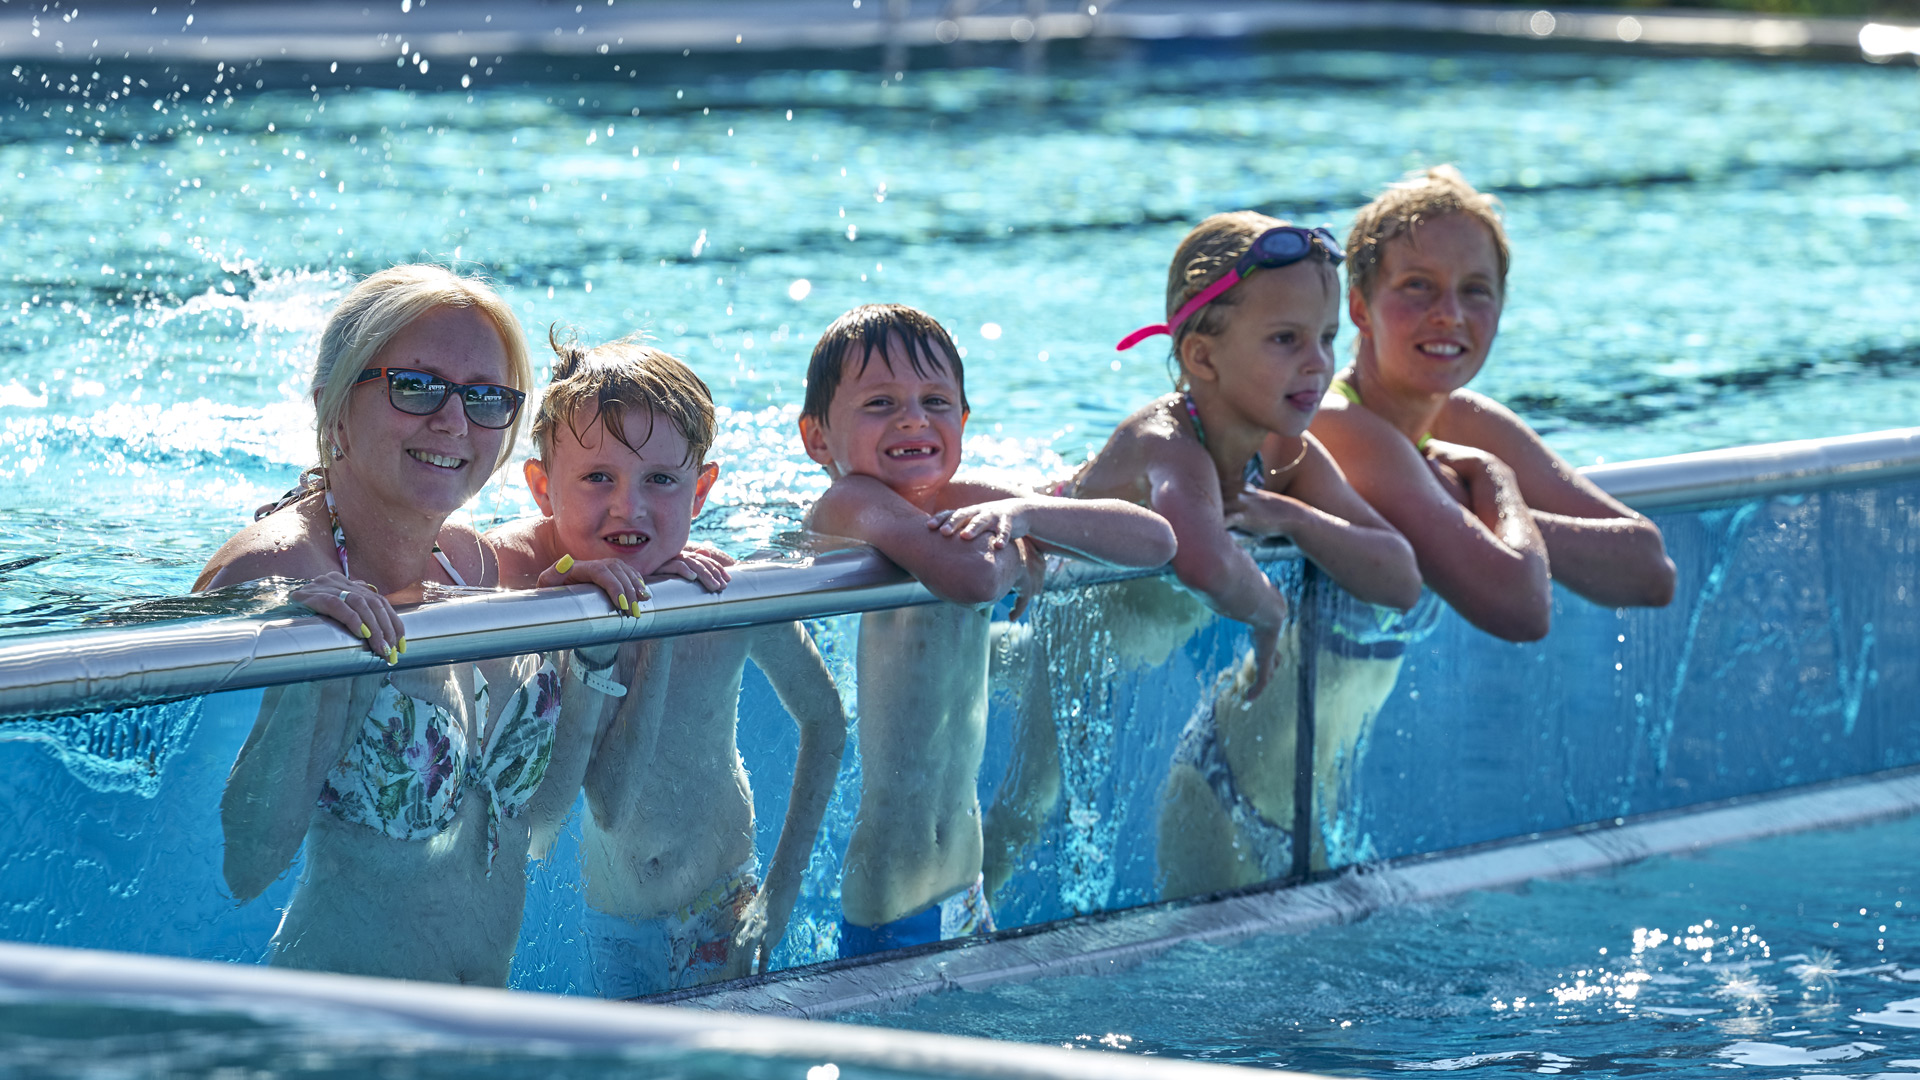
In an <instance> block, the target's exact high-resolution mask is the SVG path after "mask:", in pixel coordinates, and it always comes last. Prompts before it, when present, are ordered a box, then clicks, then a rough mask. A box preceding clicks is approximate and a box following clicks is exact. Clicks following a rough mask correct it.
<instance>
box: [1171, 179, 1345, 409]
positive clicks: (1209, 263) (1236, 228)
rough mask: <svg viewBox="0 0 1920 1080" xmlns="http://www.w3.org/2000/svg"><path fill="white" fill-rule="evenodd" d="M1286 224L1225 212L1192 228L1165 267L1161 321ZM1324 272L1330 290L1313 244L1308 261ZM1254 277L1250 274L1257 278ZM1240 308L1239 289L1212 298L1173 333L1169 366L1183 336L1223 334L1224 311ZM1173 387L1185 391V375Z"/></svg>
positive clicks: (1251, 214) (1252, 213)
mask: <svg viewBox="0 0 1920 1080" xmlns="http://www.w3.org/2000/svg"><path fill="white" fill-rule="evenodd" d="M1286 224H1288V222H1285V221H1282V220H1281V219H1279V218H1276V217H1268V216H1267V215H1266V214H1262V213H1259V212H1257V211H1254V210H1231V211H1228V212H1227V213H1224V214H1215V215H1213V216H1212V217H1210V218H1208V219H1206V220H1205V221H1202V222H1201V223H1200V224H1198V225H1195V226H1194V227H1193V231H1192V232H1190V233H1188V234H1187V235H1186V237H1185V238H1184V239H1182V240H1181V241H1180V246H1179V247H1178V248H1176V249H1174V252H1173V262H1172V263H1171V264H1170V265H1169V266H1168V267H1167V320H1168V321H1169V322H1171V321H1172V320H1173V317H1174V315H1176V314H1178V313H1179V311H1180V309H1181V308H1183V307H1185V306H1187V301H1189V300H1192V299H1193V298H1194V297H1196V296H1199V295H1200V294H1201V293H1203V292H1205V291H1206V290H1207V287H1208V286H1210V285H1212V284H1213V283H1214V282H1216V281H1219V280H1220V279H1221V278H1223V277H1226V276H1227V271H1229V270H1232V269H1233V267H1234V264H1235V263H1238V262H1239V261H1240V256H1242V255H1245V254H1246V253H1247V249H1248V248H1250V247H1252V246H1253V242H1254V241H1255V240H1258V239H1259V238H1260V236H1261V234H1263V233H1265V232H1267V231H1268V230H1270V229H1277V228H1280V227H1281V226H1283V225H1286ZM1308 258H1310V259H1313V260H1315V261H1317V262H1319V263H1321V264H1323V265H1325V266H1326V268H1327V270H1328V272H1329V273H1331V274H1333V281H1334V288H1335V289H1338V288H1339V286H1340V274H1339V271H1337V270H1334V268H1333V264H1332V263H1330V262H1328V260H1327V254H1326V252H1324V251H1322V250H1320V246H1319V245H1318V244H1315V245H1314V247H1313V252H1312V253H1311V254H1310V255H1309V256H1308ZM1257 272H1258V271H1256V273H1257ZM1239 302H1240V285H1239V284H1238V283H1236V284H1235V285H1234V286H1233V288H1231V289H1228V290H1227V291H1226V292H1223V293H1221V294H1220V295H1219V296H1216V297H1214V298H1213V299H1212V300H1211V301H1209V302H1208V303H1207V306H1206V307H1203V308H1201V309H1200V310H1199V311H1196V312H1194V313H1193V314H1192V315H1191V316H1189V317H1188V319H1187V321H1186V322H1183V323H1181V324H1180V325H1179V326H1176V327H1174V328H1173V356H1174V363H1175V364H1178V363H1179V357H1180V345H1181V343H1182V342H1184V341H1186V340H1187V335H1189V334H1209V335H1211V334H1218V333H1221V332H1223V331H1224V330H1226V328H1227V310H1228V309H1229V308H1231V307H1233V306H1234V305H1236V304H1238V303H1239ZM1174 381H1175V383H1176V384H1178V385H1181V386H1184V385H1186V374H1185V369H1181V370H1180V373H1179V374H1178V375H1176V376H1175V379H1174Z"/></svg>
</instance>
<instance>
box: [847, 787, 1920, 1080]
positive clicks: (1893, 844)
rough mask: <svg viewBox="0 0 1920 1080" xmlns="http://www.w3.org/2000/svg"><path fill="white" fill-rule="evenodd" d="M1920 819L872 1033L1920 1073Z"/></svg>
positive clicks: (1166, 963) (1776, 1071)
mask: <svg viewBox="0 0 1920 1080" xmlns="http://www.w3.org/2000/svg"><path fill="white" fill-rule="evenodd" d="M1916 850H1920V819H1916V818H1908V819H1905V820H1901V821H1896V822H1893V823H1889V824H1882V825H1875V826H1871V827H1866V828H1860V829H1855V830H1851V831H1840V832H1828V833H1813V834H1804V835H1798V836H1787V837H1776V838H1772V839H1768V840H1762V841H1757V842H1753V843H1747V844H1741V845H1735V846H1729V847H1724V848H1716V849H1709V850H1706V851H1703V852H1700V853H1698V854H1695V855H1692V856H1685V857H1680V856H1673V857H1663V858H1658V859H1653V860H1649V861H1647V862H1645V863H1641V864H1639V865H1636V866H1632V867H1628V868H1625V869H1622V870H1618V871H1615V872H1612V873H1608V874H1604V875H1599V876H1594V877H1586V878H1580V879H1575V880H1569V881H1542V882H1534V883H1532V884H1530V885H1528V886H1526V887H1524V888H1522V889H1518V890H1514V891H1510V892H1482V893H1473V894H1469V895H1467V896H1465V897H1462V898H1460V899H1459V900H1457V901H1454V902H1450V903H1446V904H1439V905H1433V906H1423V907H1408V908H1400V909H1395V910H1390V911H1387V912H1383V913H1381V914H1377V915H1375V916H1373V917H1371V918H1368V919H1366V920H1364V921H1362V922H1359V923H1355V924H1351V925H1346V926H1334V927H1320V928H1316V929H1314V930H1313V931H1311V932H1308V933H1304V934H1291V935H1285V936H1271V937H1265V938H1259V939H1255V940H1251V941H1247V942H1244V943H1241V944H1238V945H1233V946H1207V945H1184V946H1180V947H1178V948H1176V949H1174V950H1173V951H1171V952H1169V953H1167V954H1165V955H1164V956H1162V957H1160V958H1157V959H1154V960H1152V961H1150V962H1148V963H1146V964H1143V965H1142V966H1140V967H1138V968H1136V969H1134V970H1131V971H1126V972H1123V973H1120V974H1117V975H1113V976H1108V977H1104V978H1096V977H1074V978H1060V979H1048V980H1042V981H1037V982H1032V983H1026V984H1022V985H1018V986H1008V987H1003V988H997V989H993V990H988V991H982V992H972V993H969V992H953V993H946V994H940V995H936V996H932V997H927V998H922V999H920V1000H919V1001H918V1002H917V1003H915V1004H914V1005H913V1006H911V1007H910V1008H908V1009H906V1010H904V1011H901V1012H896V1013H882V1014H876V1015H865V1016H849V1017H847V1019H849V1020H855V1021H858V1022H862V1023H872V1024H883V1025H888V1026H893V1027H906V1028H919V1029H925V1030H934V1031H941V1032H946V1033H949V1034H967V1035H991V1036H993V1037H995V1038H1005V1039H1017V1040H1021V1041H1026V1042H1036V1043H1056V1044H1059V1045H1064V1046H1079V1047H1107V1048H1111V1049H1120V1050H1127V1051H1130V1052H1133V1053H1140V1054H1153V1055H1162V1056H1170V1057H1181V1058H1194V1059H1200V1060H1206V1061H1220V1062H1230V1063H1234V1064H1242V1065H1256V1066H1263V1067H1268V1068H1288V1069H1298V1070H1304V1071H1308V1072H1317V1073H1325V1074H1331V1075H1336V1076H1371V1077H1385V1076H1404V1075H1406V1074H1408V1073H1414V1074H1427V1073H1432V1072H1442V1073H1468V1074H1471V1075H1475V1076H1483V1077H1491V1076H1523V1075H1560V1074H1566V1075H1575V1074H1578V1075H1583V1076H1600V1077H1624V1076H1634V1075H1638V1074H1642V1073H1649V1072H1658V1073H1659V1074H1660V1075H1662V1076H1668V1077H1702V1078H1704V1077H1720V1076H1724V1075H1726V1073H1725V1071H1724V1070H1732V1071H1744V1072H1745V1073H1747V1074H1748V1075H1753V1074H1756V1073H1757V1074H1758V1075H1759V1076H1761V1077H1767V1078H1776V1077H1793V1076H1850V1077H1867V1076H1872V1077H1875V1078H1877V1080H1908V1078H1912V1077H1915V1076H1920V883H1916V881H1915V878H1914V874H1913V853H1914V852H1915V851H1916Z"/></svg>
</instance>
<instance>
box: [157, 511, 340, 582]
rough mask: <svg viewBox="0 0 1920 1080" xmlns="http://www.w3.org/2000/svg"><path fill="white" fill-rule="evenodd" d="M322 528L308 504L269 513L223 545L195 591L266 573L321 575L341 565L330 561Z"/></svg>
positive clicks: (304, 575) (259, 576)
mask: <svg viewBox="0 0 1920 1080" xmlns="http://www.w3.org/2000/svg"><path fill="white" fill-rule="evenodd" d="M320 531H321V530H320V528H319V527H318V523H317V522H315V521H314V520H313V517H312V514H311V512H310V511H309V509H308V508H307V507H306V506H305V505H304V504H296V505H294V506H289V507H287V508H286V509H283V510H280V511H278V512H276V513H272V514H268V515H267V516H266V517H264V518H261V519H260V520H258V521H256V522H254V523H253V524H251V525H248V526H247V527H246V528H244V529H241V530H240V531H239V532H238V533H235V534H234V535H233V537H232V538H231V539H229V540H228V541H227V542H226V543H224V544H222V545H220V550H218V551H216V552H214V553H213V558H211V559H208V560H207V565H206V566H205V567H204V568H202V569H201V571H200V577H199V579H198V580H196V581H195V582H194V583H193V591H195V592H200V591H202V590H204V589H214V588H219V587H220V586H222V585H233V584H237V583H239V582H243V581H257V580H259V579H260V578H265V577H293V578H310V577H317V576H319V575H320V574H324V573H326V572H327V571H329V570H334V569H338V566H337V565H330V564H328V562H327V561H326V557H325V556H326V552H325V551H324V550H323V549H322V547H321V545H320V544H319V542H318V541H317V539H316V536H317V534H318V533H319V532H320Z"/></svg>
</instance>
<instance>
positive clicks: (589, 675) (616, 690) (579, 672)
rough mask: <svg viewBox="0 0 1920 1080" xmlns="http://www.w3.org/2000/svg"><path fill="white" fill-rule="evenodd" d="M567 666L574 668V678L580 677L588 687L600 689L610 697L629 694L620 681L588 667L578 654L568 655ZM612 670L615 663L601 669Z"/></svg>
mask: <svg viewBox="0 0 1920 1080" xmlns="http://www.w3.org/2000/svg"><path fill="white" fill-rule="evenodd" d="M567 666H568V667H570V668H572V669H573V677H574V678H576V679H579V680H580V681H581V682H583V683H586V684H587V689H589V690H598V691H600V692H601V693H603V694H605V695H607V696H608V697H626V696H627V688H626V687H624V686H621V685H620V684H619V683H617V682H615V681H613V680H612V679H609V678H607V677H606V676H605V675H603V674H601V672H600V671H594V670H592V669H591V668H589V667H587V666H586V665H585V664H582V663H581V662H580V657H579V656H578V654H573V655H569V656H568V657H567ZM611 670H613V665H611V664H609V665H607V666H606V667H605V668H602V669H601V671H611Z"/></svg>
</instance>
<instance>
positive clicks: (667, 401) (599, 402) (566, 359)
mask: <svg viewBox="0 0 1920 1080" xmlns="http://www.w3.org/2000/svg"><path fill="white" fill-rule="evenodd" d="M547 344H548V345H550V346H552V348H553V356H554V360H553V381H552V382H550V383H548V384H547V388H546V390H545V391H544V392H543V393H542V394H541V395H540V407H539V408H538V409H536V410H535V411H534V415H533V444H534V448H535V450H536V451H537V452H538V453H539V455H540V459H541V460H542V461H547V462H551V461H552V460H553V433H554V432H555V431H557V430H558V429H559V427H560V425H561V424H565V425H566V426H567V430H569V431H571V432H573V437H574V439H575V440H576V441H580V440H581V439H582V438H583V436H584V435H585V434H586V432H588V431H591V430H592V429H593V427H594V425H596V424H597V425H599V426H600V428H601V430H602V431H604V432H606V433H607V434H608V435H610V436H612V437H613V438H615V439H618V440H620V444H621V445H622V446H625V447H626V448H627V449H629V450H632V451H634V452H635V453H638V452H639V450H640V447H639V446H636V445H634V444H633V443H631V442H628V441H627V434H626V430H627V416H628V413H629V411H630V410H635V409H638V410H641V411H642V412H643V413H644V414H645V415H646V416H647V432H646V435H645V437H643V438H642V439H641V440H640V441H641V443H642V444H644V443H645V442H646V440H647V439H651V438H652V437H653V425H654V424H656V423H658V422H659V421H660V420H661V419H662V418H665V419H666V421H667V422H668V423H670V424H672V425H673V426H674V429H675V430H677V431H679V432H680V435H681V437H682V438H684V439H686V440H687V458H686V460H685V461H683V462H682V463H681V464H683V465H694V466H698V465H702V464H705V462H706V460H707V452H708V451H709V450H712V449H713V438H714V427H715V423H714V410H713V394H712V392H710V391H709V390H708V389H707V384H706V383H704V382H702V381H701V379H700V376H698V375H695V374H694V373H693V369H692V368H690V367H688V366H687V365H686V364H684V363H682V362H681V361H680V360H679V359H677V358H675V357H674V356H672V355H669V354H668V353H666V352H663V351H661V350H659V349H656V348H654V347H653V346H651V345H645V344H642V343H641V342H639V341H635V340H632V339H626V340H621V341H614V342H609V343H608V344H605V345H600V346H596V347H595V348H592V349H584V348H581V347H580V343H579V341H578V340H577V339H576V338H575V337H574V336H573V335H571V334H569V335H568V336H567V338H566V340H564V341H562V340H561V338H560V334H559V331H558V329H557V328H551V327H550V328H549V329H548V331H547Z"/></svg>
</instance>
